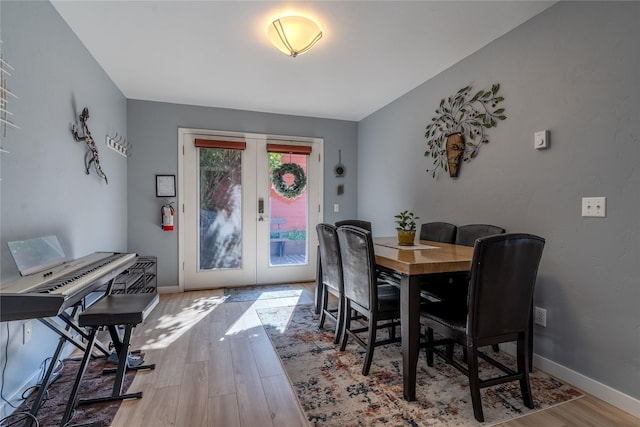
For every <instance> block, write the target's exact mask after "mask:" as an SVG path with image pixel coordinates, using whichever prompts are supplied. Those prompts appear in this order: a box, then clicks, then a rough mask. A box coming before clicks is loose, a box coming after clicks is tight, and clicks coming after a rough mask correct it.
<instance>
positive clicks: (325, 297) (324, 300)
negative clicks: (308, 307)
mask: <svg viewBox="0 0 640 427" xmlns="http://www.w3.org/2000/svg"><path fill="white" fill-rule="evenodd" d="M328 302H329V291H327V287H326V286H325V287H323V289H322V294H321V295H320V323H319V324H318V327H319V328H320V329H322V328H323V327H324V321H325V319H326V318H327V313H326V311H325V310H326V309H327V304H328Z"/></svg>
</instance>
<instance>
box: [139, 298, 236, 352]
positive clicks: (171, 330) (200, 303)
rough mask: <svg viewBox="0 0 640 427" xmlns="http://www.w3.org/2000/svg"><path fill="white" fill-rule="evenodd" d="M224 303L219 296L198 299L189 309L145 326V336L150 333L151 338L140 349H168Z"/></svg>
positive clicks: (165, 316) (168, 315)
mask: <svg viewBox="0 0 640 427" xmlns="http://www.w3.org/2000/svg"><path fill="white" fill-rule="evenodd" d="M223 302H224V297H223V296H219V295H216V296H202V297H198V298H196V299H195V300H194V301H193V304H191V305H190V306H189V307H185V308H184V309H182V310H181V311H179V312H177V313H172V314H166V315H164V316H161V317H160V318H158V319H157V320H153V321H151V322H149V323H147V324H145V331H144V334H145V335H146V334H147V333H148V334H149V335H150V337H149V338H148V339H147V340H146V341H145V342H144V344H143V345H142V346H141V347H140V348H141V349H142V350H152V349H163V348H166V347H168V346H169V345H170V344H171V343H173V342H174V341H175V340H177V339H178V338H180V337H181V336H182V335H183V334H184V333H185V332H187V331H188V330H189V329H191V328H192V327H193V326H194V325H195V324H197V323H198V322H200V321H201V320H202V319H204V318H205V317H207V316H208V315H209V313H211V312H212V311H213V310H215V309H216V308H217V307H219V306H220V304H222V303H223Z"/></svg>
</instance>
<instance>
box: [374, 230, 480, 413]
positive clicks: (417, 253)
mask: <svg viewBox="0 0 640 427" xmlns="http://www.w3.org/2000/svg"><path fill="white" fill-rule="evenodd" d="M373 242H374V252H375V257H376V264H377V265H378V266H380V267H383V268H385V269H387V270H390V271H392V272H394V273H396V274H397V275H399V276H400V322H401V327H400V328H401V329H400V330H401V336H402V381H403V395H404V398H405V399H406V400H408V401H413V400H415V399H416V367H417V364H418V354H419V350H420V284H421V282H423V281H424V279H425V278H428V276H429V275H432V274H438V273H451V272H455V271H469V269H470V268H471V259H472V257H473V248H472V247H469V246H459V245H452V244H447V243H440V242H431V241H426V240H420V241H419V242H416V243H415V244H414V245H413V246H399V245H398V239H397V238H395V237H378V238H374V239H373Z"/></svg>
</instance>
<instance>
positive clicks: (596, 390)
mask: <svg viewBox="0 0 640 427" xmlns="http://www.w3.org/2000/svg"><path fill="white" fill-rule="evenodd" d="M500 348H501V349H503V350H504V351H506V352H507V353H509V354H512V355H515V351H516V346H515V343H508V344H501V345H500ZM533 365H534V366H535V367H536V368H538V369H541V370H543V371H545V372H547V373H548V374H550V375H553V376H554V377H556V378H558V379H561V380H563V381H566V382H567V383H569V384H571V385H573V386H575V387H577V388H579V389H581V390H582V391H584V392H586V393H589V394H591V395H593V396H595V397H597V398H598V399H600V400H603V401H605V402H607V403H609V404H611V405H613V406H615V407H616V408H618V409H620V410H622V411H625V412H628V413H629V414H631V415H633V416H634V417H637V418H640V400H638V399H636V398H634V397H632V396H629V395H627V394H624V393H623V392H621V391H619V390H616V389H614V388H612V387H610V386H608V385H606V384H603V383H601V382H599V381H596V380H594V379H592V378H589V377H587V376H585V375H583V374H581V373H579V372H576V371H574V370H572V369H569V368H567V367H566V366H563V365H560V364H559V363H556V362H554V361H551V360H549V359H547V358H544V357H542V356H539V355H537V354H535V353H534V354H533Z"/></svg>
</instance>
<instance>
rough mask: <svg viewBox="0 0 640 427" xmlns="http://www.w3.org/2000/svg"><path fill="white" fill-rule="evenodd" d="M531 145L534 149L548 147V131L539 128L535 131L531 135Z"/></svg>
mask: <svg viewBox="0 0 640 427" xmlns="http://www.w3.org/2000/svg"><path fill="white" fill-rule="evenodd" d="M533 146H534V147H535V148H536V150H542V149H545V148H549V131H548V130H541V131H539V132H536V133H535V134H534V136H533Z"/></svg>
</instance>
